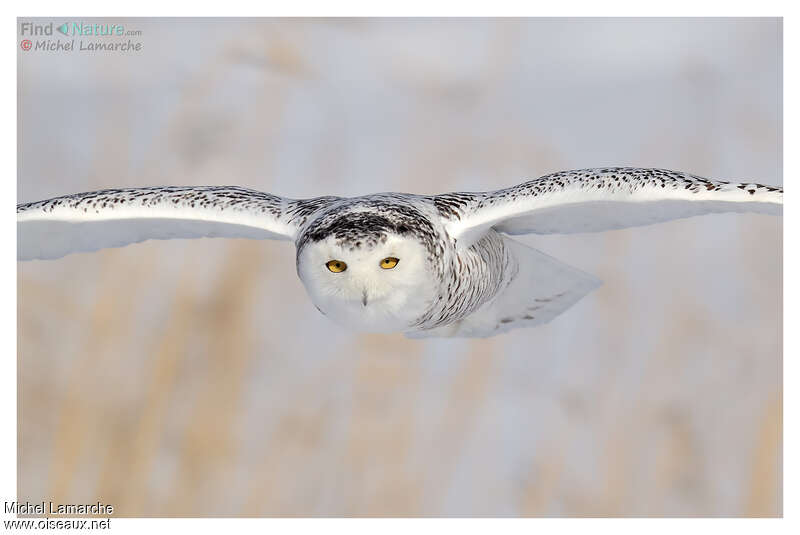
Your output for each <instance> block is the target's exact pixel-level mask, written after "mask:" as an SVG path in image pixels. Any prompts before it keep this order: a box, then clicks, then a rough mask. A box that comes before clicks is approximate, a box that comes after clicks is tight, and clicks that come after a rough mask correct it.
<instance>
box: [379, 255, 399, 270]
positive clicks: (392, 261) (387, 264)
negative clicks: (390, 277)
mask: <svg viewBox="0 0 800 535" xmlns="http://www.w3.org/2000/svg"><path fill="white" fill-rule="evenodd" d="M399 261H400V259H399V258H395V257H393V256H389V257H386V258H384V259H383V260H381V267H382V268H383V269H392V268H393V267H394V266H396V265H397V263H398V262H399Z"/></svg>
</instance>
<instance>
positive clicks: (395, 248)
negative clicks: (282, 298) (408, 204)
mask: <svg viewBox="0 0 800 535" xmlns="http://www.w3.org/2000/svg"><path fill="white" fill-rule="evenodd" d="M420 221H423V222H424V221H426V220H425V218H423V217H422V216H421V214H420V215H419V217H415V214H412V213H409V211H408V210H405V211H403V210H398V207H396V206H395V207H385V208H384V209H381V207H376V206H364V205H360V206H354V207H350V209H339V210H335V211H333V212H332V213H330V214H325V215H323V216H322V217H320V218H318V219H317V220H316V221H315V222H314V223H312V224H311V225H309V227H308V228H307V229H305V231H304V232H303V234H302V235H301V237H300V239H299V240H298V246H297V274H298V276H299V277H300V280H302V281H303V284H304V285H305V287H306V291H307V292H308V295H309V297H310V298H311V300H312V302H313V303H314V305H315V306H316V307H317V309H318V310H319V311H320V312H322V313H323V314H325V315H326V316H328V317H329V318H330V319H332V320H334V321H336V322H339V323H341V324H344V325H347V326H349V327H351V328H356V329H360V330H366V331H370V332H396V331H403V330H407V329H409V328H410V327H411V326H412V325H413V323H414V321H415V320H416V319H418V318H419V317H420V316H422V315H423V314H424V313H425V311H426V310H427V309H428V308H429V306H430V304H431V301H432V299H433V297H434V292H435V284H434V272H435V271H434V269H433V266H432V265H431V263H432V255H431V254H430V250H429V249H430V246H429V244H428V240H429V238H430V237H431V235H432V232H433V229H432V228H427V227H425V224H424V223H423V224H422V226H420V223H419V222H420Z"/></svg>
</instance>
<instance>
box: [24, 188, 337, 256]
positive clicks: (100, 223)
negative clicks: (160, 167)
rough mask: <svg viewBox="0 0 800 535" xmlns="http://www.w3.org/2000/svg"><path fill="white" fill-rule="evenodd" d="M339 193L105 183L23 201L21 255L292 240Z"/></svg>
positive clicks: (54, 254) (333, 200)
mask: <svg viewBox="0 0 800 535" xmlns="http://www.w3.org/2000/svg"><path fill="white" fill-rule="evenodd" d="M336 200H337V197H319V198H316V199H307V200H294V199H286V198H283V197H278V196H276V195H270V194H269V193H262V192H260V191H255V190H250V189H246V188H239V187H235V186H233V187H228V186H186V187H153V188H131V189H107V190H102V191H93V192H89V193H78V194H76V195H65V196H63V197H56V198H54V199H49V200H46V201H39V202H32V203H27V204H20V205H18V206H17V258H18V259H19V260H32V259H51V258H59V257H62V256H64V255H67V254H70V253H75V252H85V251H97V250H98V249H104V248H106V247H122V246H123V245H128V244H131V243H137V242H141V241H145V240H154V239H155V240H169V239H181V238H204V237H208V238H215V237H222V238H254V239H273V240H293V239H294V238H295V235H296V233H297V230H298V228H299V227H300V226H302V225H303V223H304V222H305V221H306V219H307V218H308V217H309V216H310V215H311V214H313V213H314V212H316V211H317V210H319V209H320V208H323V207H325V206H328V205H329V204H330V203H332V202H335V201H336Z"/></svg>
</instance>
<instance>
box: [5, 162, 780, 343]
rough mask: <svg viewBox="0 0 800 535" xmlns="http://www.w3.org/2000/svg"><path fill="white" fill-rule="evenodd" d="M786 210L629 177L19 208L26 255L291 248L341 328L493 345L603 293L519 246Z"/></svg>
mask: <svg viewBox="0 0 800 535" xmlns="http://www.w3.org/2000/svg"><path fill="white" fill-rule="evenodd" d="M782 204H783V190H782V189H781V188H779V187H775V186H765V185H762V184H756V183H739V184H736V183H729V182H721V181H712V180H707V179H704V178H701V177H697V176H694V175H689V174H686V173H680V172H674V171H666V170H661V169H639V168H616V167H615V168H604V169H585V170H578V171H563V172H559V173H554V174H552V175H547V176H544V177H541V178H539V179H535V180H530V181H528V182H525V183H522V184H520V185H518V186H513V187H510V188H506V189H501V190H497V191H490V192H479V193H468V192H460V193H446V194H442V195H431V196H420V195H412V194H405V193H384V194H376V195H366V196H363V197H355V198H340V197H318V198H314V199H305V200H293V199H287V198H283V197H278V196H275V195H271V194H268V193H262V192H258V191H253V190H247V189H243V188H238V187H224V186H209V187H198V186H195V187H155V188H134V189H122V190H103V191H97V192H89V193H82V194H77V195H68V196H64V197H57V198H54V199H49V200H46V201H39V202H33V203H27V204H22V205H19V206H18V207H17V218H18V257H19V259H21V260H28V259H37V258H38V259H52V258H58V257H60V256H64V255H65V254H69V253H72V252H79V251H95V250H98V249H101V248H105V247H118V246H122V245H127V244H129V243H135V242H140V241H143V240H147V239H173V238H200V237H246V238H256V239H281V240H291V241H293V242H294V244H295V247H296V250H297V273H298V276H299V277H300V279H301V280H302V281H303V284H304V285H305V287H306V290H307V291H308V294H309V296H310V297H311V300H312V301H313V303H314V305H315V306H316V307H317V308H318V309H319V310H320V311H321V312H322V313H323V314H325V315H326V316H327V317H329V318H331V319H332V320H334V321H336V322H339V323H341V324H343V325H346V326H349V327H351V328H353V329H356V330H363V331H372V332H395V331H399V332H404V333H406V334H407V335H409V336H412V337H420V336H491V335H494V334H498V333H502V332H504V331H507V330H509V329H513V328H517V327H523V326H524V327H527V326H533V325H537V324H540V323H544V322H547V321H550V320H551V319H553V318H554V317H556V316H557V315H558V314H560V313H561V312H563V311H564V310H566V309H567V308H569V307H570V306H572V305H573V304H574V303H576V302H577V301H578V300H580V299H581V298H582V297H583V296H585V295H586V294H587V293H589V292H590V291H592V290H593V289H594V288H596V287H597V286H598V285H599V284H600V281H598V280H597V279H596V278H594V277H593V276H591V275H589V274H586V273H583V272H582V271H580V270H577V269H575V268H572V267H570V266H566V265H564V264H563V263H561V262H559V261H558V260H556V259H553V258H551V257H549V256H547V255H545V254H543V253H541V252H539V251H536V250H535V249H531V248H529V247H527V246H525V245H523V244H521V243H519V242H517V241H515V240H513V239H511V238H510V237H509V235H514V234H527V233H538V234H551V233H573V232H599V231H606V230H613V229H618V228H624V227H631V226H638V225H647V224H652V223H658V222H662V221H668V220H670V219H677V218H683V217H690V216H696V215H702V214H707V213H719V212H758V213H765V214H772V215H780V214H781V213H782ZM389 259H391V260H392V261H391V262H387V260H389ZM331 262H334V263H335V265H336V266H339V267H337V268H336V269H335V270H334V269H331V267H330V265H331ZM326 266H327V267H326Z"/></svg>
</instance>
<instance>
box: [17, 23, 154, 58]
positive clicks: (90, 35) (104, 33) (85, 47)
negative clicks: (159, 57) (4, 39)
mask: <svg viewBox="0 0 800 535" xmlns="http://www.w3.org/2000/svg"><path fill="white" fill-rule="evenodd" d="M19 28H20V35H22V36H30V37H31V38H32V39H33V40H31V39H23V40H22V41H20V48H21V49H22V50H25V51H28V50H33V51H34V52H35V51H59V52H71V51H98V52H99V51H112V52H128V51H131V52H138V51H140V50H142V43H141V42H140V41H139V40H138V39H137V37H140V36H141V35H142V31H141V30H128V29H126V28H125V26H124V25H122V24H119V23H114V24H109V23H87V22H84V21H79V22H75V21H71V22H62V23H61V24H58V23H53V22H48V23H43V24H39V23H35V22H20V27H19ZM54 30H55V32H58V33H55V34H54ZM58 34H61V35H63V36H65V37H68V38H69V40H67V41H64V40H63V38H60V37H59V36H58ZM115 37H125V38H127V39H125V40H114V39H113V38H115ZM37 38H41V39H37ZM108 38H112V39H108ZM131 38H132V39H133V40H131ZM107 39H108V40H107Z"/></svg>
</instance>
